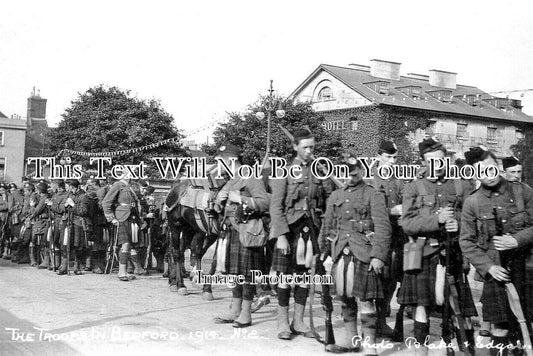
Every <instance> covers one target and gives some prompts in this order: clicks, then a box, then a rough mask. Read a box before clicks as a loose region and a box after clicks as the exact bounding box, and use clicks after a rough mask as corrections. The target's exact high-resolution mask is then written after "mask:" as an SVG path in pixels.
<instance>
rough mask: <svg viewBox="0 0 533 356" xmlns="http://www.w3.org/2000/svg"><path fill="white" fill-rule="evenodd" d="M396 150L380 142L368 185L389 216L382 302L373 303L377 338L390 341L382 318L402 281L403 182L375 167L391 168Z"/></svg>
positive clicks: (387, 143) (388, 313) (388, 143)
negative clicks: (383, 175) (377, 193)
mask: <svg viewBox="0 0 533 356" xmlns="http://www.w3.org/2000/svg"><path fill="white" fill-rule="evenodd" d="M397 156H398V147H396V145H395V144H394V142H392V141H382V142H381V144H380V146H379V150H378V156H377V159H378V160H377V162H376V163H377V164H376V165H375V166H374V167H373V168H374V169H373V171H372V181H371V183H372V184H371V185H372V186H373V187H374V188H375V189H376V190H377V191H379V192H380V193H382V194H383V195H384V196H385V206H386V209H387V211H388V212H389V221H390V224H391V228H392V237H391V248H390V250H389V251H390V252H389V255H388V256H387V259H386V260H385V261H384V262H385V268H384V272H383V280H382V281H383V293H384V298H383V299H379V300H377V301H376V309H377V314H378V323H377V335H378V336H383V337H392V336H393V330H392V329H391V328H390V327H389V326H388V325H387V322H386V317H387V316H388V315H390V303H391V300H392V296H393V294H394V291H395V290H396V287H397V285H398V283H399V282H401V281H402V277H403V273H402V265H403V245H404V243H405V242H406V241H405V235H404V233H403V230H402V228H401V226H400V224H399V220H400V217H401V215H402V205H401V204H402V196H403V190H404V183H403V181H401V180H399V179H397V177H394V176H393V177H391V178H389V179H384V178H382V177H381V176H380V175H379V172H378V169H379V167H384V166H392V165H394V164H395V163H396V157H397Z"/></svg>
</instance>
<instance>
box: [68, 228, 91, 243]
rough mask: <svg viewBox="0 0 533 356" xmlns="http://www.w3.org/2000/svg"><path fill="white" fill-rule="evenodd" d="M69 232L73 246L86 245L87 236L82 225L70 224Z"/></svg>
mask: <svg viewBox="0 0 533 356" xmlns="http://www.w3.org/2000/svg"><path fill="white" fill-rule="evenodd" d="M70 234H71V235H70V236H72V237H73V238H72V244H73V246H74V247H78V248H79V247H87V236H86V235H85V232H84V231H83V227H82V226H80V225H76V224H72V228H71V230H70Z"/></svg>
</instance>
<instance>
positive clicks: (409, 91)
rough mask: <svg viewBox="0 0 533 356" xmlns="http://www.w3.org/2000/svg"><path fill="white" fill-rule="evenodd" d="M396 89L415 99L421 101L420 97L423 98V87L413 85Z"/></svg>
mask: <svg viewBox="0 0 533 356" xmlns="http://www.w3.org/2000/svg"><path fill="white" fill-rule="evenodd" d="M396 89H397V90H399V91H401V92H402V93H403V94H405V95H407V96H408V97H410V98H413V99H420V97H421V96H422V87H418V86H414V85H411V86H407V87H400V88H396Z"/></svg>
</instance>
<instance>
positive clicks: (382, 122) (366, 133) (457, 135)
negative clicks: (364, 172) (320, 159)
mask: <svg viewBox="0 0 533 356" xmlns="http://www.w3.org/2000/svg"><path fill="white" fill-rule="evenodd" d="M400 67H401V63H397V62H390V61H385V60H379V59H373V60H371V65H370V66H366V65H358V64H351V65H349V66H348V67H340V66H334V65H327V64H321V65H319V66H318V68H316V69H315V70H314V71H313V72H312V73H311V75H309V76H308V77H307V79H305V80H304V82H303V83H301V84H300V85H299V86H298V87H297V88H296V89H295V90H294V91H293V92H292V94H291V95H290V97H292V98H293V99H295V100H296V101H307V102H311V104H312V107H313V109H314V110H315V111H316V112H319V113H320V114H321V115H322V116H323V117H324V118H325V122H324V124H323V125H324V128H325V129H326V130H334V131H338V132H339V135H340V136H341V137H342V139H343V140H345V141H347V146H350V145H351V146H353V147H354V150H355V151H356V154H359V155H375V154H376V151H377V147H378V145H379V141H381V139H386V138H388V139H393V140H395V142H396V141H397V140H400V141H401V140H406V141H408V142H409V145H410V146H411V148H412V151H413V152H415V151H416V143H417V142H420V141H421V140H422V139H423V138H424V137H427V136H428V135H431V136H436V138H437V139H438V140H439V141H441V142H442V143H443V144H444V145H445V146H446V148H447V149H448V151H449V154H450V155H451V156H452V158H454V159H455V158H463V157H464V152H465V151H468V149H469V148H470V147H472V146H474V145H477V144H483V145H485V146H487V147H489V148H490V149H491V150H493V151H494V152H495V154H496V156H497V157H499V158H501V157H504V156H508V155H511V154H512V152H511V149H510V147H511V146H512V145H513V144H515V143H516V142H517V141H518V140H519V139H520V138H522V137H523V135H524V131H525V128H526V127H531V126H532V125H533V118H532V117H530V116H528V115H526V114H524V113H523V112H522V111H521V108H522V106H521V102H520V100H515V99H508V98H501V97H494V96H491V95H489V94H488V93H486V92H484V91H482V90H481V89H479V88H477V87H474V86H468V85H461V84H457V74H456V73H452V72H448V71H443V70H436V69H433V70H430V71H429V73H428V75H422V74H414V73H409V74H407V75H405V76H403V75H400ZM402 125H403V128H402ZM398 135H400V136H398ZM411 157H412V156H411Z"/></svg>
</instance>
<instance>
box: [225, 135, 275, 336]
mask: <svg viewBox="0 0 533 356" xmlns="http://www.w3.org/2000/svg"><path fill="white" fill-rule="evenodd" d="M218 158H219V159H221V160H223V161H224V162H225V163H226V164H227V165H228V166H229V167H231V166H232V160H234V161H235V166H234V167H235V169H234V172H233V173H234V175H235V177H234V178H232V179H230V180H229V181H228V182H227V183H226V184H225V185H224V187H223V188H222V190H221V191H220V192H219V193H218V195H217V198H216V203H215V210H217V211H218V212H220V213H223V214H224V219H223V222H222V233H221V237H220V238H219V239H218V241H217V246H221V244H222V245H223V244H224V240H226V242H225V245H226V246H227V249H226V251H224V250H222V249H220V248H219V249H218V251H217V252H218V253H223V254H224V256H217V259H218V261H221V263H222V264H223V266H217V269H218V270H220V271H223V272H224V273H226V274H229V275H233V276H244V285H242V284H240V283H236V285H235V286H234V287H232V304H231V310H230V312H229V315H226V316H222V317H217V318H215V322H216V323H233V327H236V328H244V327H247V326H250V325H251V324H252V316H251V306H252V301H253V298H254V294H255V289H256V287H255V284H251V283H252V282H253V281H252V276H253V270H261V268H262V267H263V265H264V258H265V256H264V246H263V245H264V242H265V241H266V232H265V230H264V226H263V220H262V215H263V214H264V213H266V212H267V211H268V205H269V203H270V197H269V195H268V194H267V192H266V189H265V185H264V183H263V181H262V180H260V179H256V178H249V179H244V178H241V177H239V176H237V173H236V172H237V170H238V169H239V167H240V166H241V164H242V156H241V153H240V150H239V149H238V148H237V147H235V146H233V145H231V144H226V145H222V146H220V148H219V149H218ZM254 233H258V235H257V236H255V237H254V241H247V240H246V238H247V236H249V235H250V234H254ZM221 257H222V258H221Z"/></svg>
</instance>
